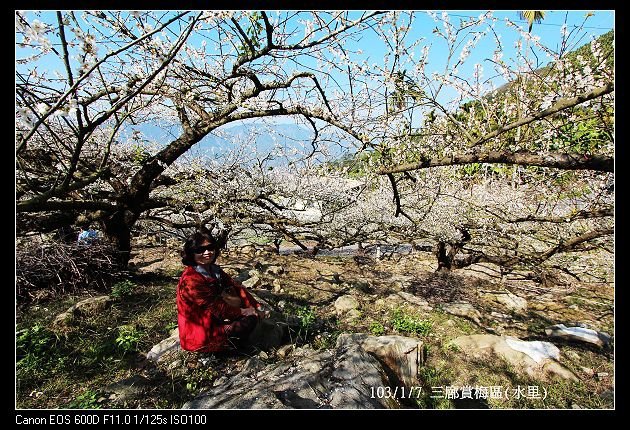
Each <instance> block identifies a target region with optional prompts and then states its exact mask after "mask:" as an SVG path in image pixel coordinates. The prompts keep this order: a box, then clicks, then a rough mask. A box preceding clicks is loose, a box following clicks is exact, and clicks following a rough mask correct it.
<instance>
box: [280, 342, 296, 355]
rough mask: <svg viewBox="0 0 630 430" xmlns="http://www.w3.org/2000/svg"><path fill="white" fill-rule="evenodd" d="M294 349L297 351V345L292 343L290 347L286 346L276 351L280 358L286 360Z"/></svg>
mask: <svg viewBox="0 0 630 430" xmlns="http://www.w3.org/2000/svg"><path fill="white" fill-rule="evenodd" d="M294 349H295V345H294V344H292V343H290V344H288V345H284V346H282V347H280V348H278V350H277V351H276V355H277V356H278V357H279V358H286V357H288V356H289V355H290V354H291V352H293V350H294Z"/></svg>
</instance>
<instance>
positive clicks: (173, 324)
mask: <svg viewBox="0 0 630 430" xmlns="http://www.w3.org/2000/svg"><path fill="white" fill-rule="evenodd" d="M165 328H166V331H168V332H169V333H170V332H171V331H172V330H174V329H176V328H177V321H171V322H169V323H168V324H166V327H165Z"/></svg>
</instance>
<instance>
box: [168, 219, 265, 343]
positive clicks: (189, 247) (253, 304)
mask: <svg viewBox="0 0 630 430" xmlns="http://www.w3.org/2000/svg"><path fill="white" fill-rule="evenodd" d="M217 257H218V247H217V243H216V241H215V240H214V238H213V237H212V236H211V235H210V234H209V233H207V232H197V233H195V234H193V235H192V236H191V237H190V238H188V240H187V241H186V243H185V244H184V249H183V250H182V263H183V264H184V265H186V266H187V267H186V269H184V272H183V273H182V276H181V278H180V279H179V283H178V285H177V322H178V325H179V341H180V345H181V347H182V349H184V350H186V351H197V352H217V351H225V350H230V349H233V348H235V347H237V346H239V344H241V343H242V342H243V341H244V340H246V339H247V337H248V336H249V334H250V333H251V332H252V331H253V330H254V328H255V327H256V325H257V323H258V320H259V318H262V317H264V313H263V311H262V308H261V305H260V304H259V303H258V302H257V301H256V300H255V299H254V298H253V297H252V295H251V294H250V293H249V292H248V291H247V290H246V289H245V288H244V287H243V286H242V285H241V284H240V282H238V281H235V280H234V279H232V278H231V277H230V276H229V275H227V274H226V273H225V272H224V271H223V270H222V269H221V268H220V267H219V266H217V265H216V264H215V261H216V259H217Z"/></svg>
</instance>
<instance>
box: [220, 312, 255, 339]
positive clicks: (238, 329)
mask: <svg viewBox="0 0 630 430" xmlns="http://www.w3.org/2000/svg"><path fill="white" fill-rule="evenodd" d="M256 324H258V317H257V316H255V315H248V316H246V317H241V318H239V319H237V320H236V321H232V322H231V323H228V324H225V325H224V326H223V328H224V330H225V334H226V336H227V337H228V338H229V339H230V341H231V342H232V344H233V345H234V346H240V345H241V344H242V343H243V342H245V341H246V340H247V338H248V337H249V335H250V334H251V332H253V331H254V329H255V328H256Z"/></svg>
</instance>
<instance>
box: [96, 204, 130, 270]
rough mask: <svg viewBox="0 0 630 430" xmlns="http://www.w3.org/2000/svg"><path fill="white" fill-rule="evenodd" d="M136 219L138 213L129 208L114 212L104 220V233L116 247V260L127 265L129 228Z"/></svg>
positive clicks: (124, 265) (122, 264) (128, 257)
mask: <svg viewBox="0 0 630 430" xmlns="http://www.w3.org/2000/svg"><path fill="white" fill-rule="evenodd" d="M137 219H138V214H135V213H133V212H131V211H130V210H120V211H118V212H115V213H114V214H113V215H112V216H111V217H109V218H107V219H106V220H105V222H104V226H105V235H106V236H107V237H108V238H109V239H110V240H111V242H112V243H113V244H114V245H115V246H116V247H117V248H118V261H119V263H120V264H121V266H122V267H127V265H128V264H129V259H130V257H131V228H132V227H133V225H134V224H135V222H136V220H137Z"/></svg>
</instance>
